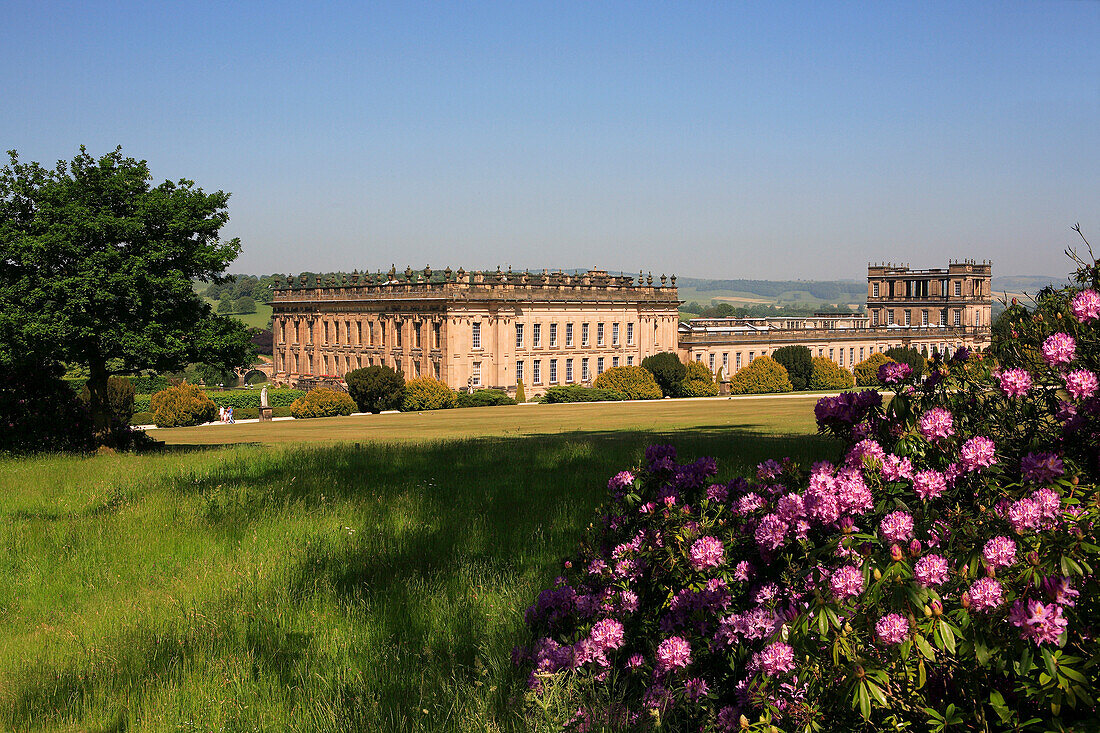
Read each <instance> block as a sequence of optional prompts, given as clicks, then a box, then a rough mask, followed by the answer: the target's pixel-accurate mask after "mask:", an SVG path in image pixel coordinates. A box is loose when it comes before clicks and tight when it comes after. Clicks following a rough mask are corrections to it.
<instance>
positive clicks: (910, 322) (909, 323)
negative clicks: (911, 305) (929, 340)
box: [905, 308, 913, 328]
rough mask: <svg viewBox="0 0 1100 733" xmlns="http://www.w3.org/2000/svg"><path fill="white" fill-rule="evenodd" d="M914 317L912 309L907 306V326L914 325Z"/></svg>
mask: <svg viewBox="0 0 1100 733" xmlns="http://www.w3.org/2000/svg"><path fill="white" fill-rule="evenodd" d="M912 318H913V316H912V311H910V310H909V309H908V308H906V309H905V327H906V328H908V327H909V326H910V325H912V323H913V322H912V320H911V319H912Z"/></svg>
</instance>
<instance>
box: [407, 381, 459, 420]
mask: <svg viewBox="0 0 1100 733" xmlns="http://www.w3.org/2000/svg"><path fill="white" fill-rule="evenodd" d="M454 406H455V393H454V390H453V389H451V388H450V387H448V386H447V385H446V384H444V383H443V382H441V381H439V380H438V379H432V378H431V377H420V378H418V379H413V380H412V381H410V382H407V383H406V384H405V400H404V402H402V403H401V409H402V410H404V411H405V412H416V411H417V410H446V409H448V408H451V407H454Z"/></svg>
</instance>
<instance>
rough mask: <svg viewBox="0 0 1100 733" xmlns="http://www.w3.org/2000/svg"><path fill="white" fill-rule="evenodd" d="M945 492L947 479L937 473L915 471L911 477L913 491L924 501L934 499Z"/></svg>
mask: <svg viewBox="0 0 1100 733" xmlns="http://www.w3.org/2000/svg"><path fill="white" fill-rule="evenodd" d="M946 490H947V479H946V478H945V477H944V475H943V474H942V473H940V472H939V471H931V470H929V471H917V472H916V474H914V475H913V491H915V492H916V494H917V496H919V497H920V498H922V499H924V500H925V501H927V500H929V499H935V498H936V497H937V496H939V495H940V494H942V493H943V492H944V491H946Z"/></svg>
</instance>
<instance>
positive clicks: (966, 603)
mask: <svg viewBox="0 0 1100 733" xmlns="http://www.w3.org/2000/svg"><path fill="white" fill-rule="evenodd" d="M961 603H962V607H963V608H970V591H968V590H964V591H963V594H962V599H961Z"/></svg>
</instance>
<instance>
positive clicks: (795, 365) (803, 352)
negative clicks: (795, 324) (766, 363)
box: [772, 346, 813, 391]
mask: <svg viewBox="0 0 1100 733" xmlns="http://www.w3.org/2000/svg"><path fill="white" fill-rule="evenodd" d="M772 358H773V359H775V360H776V361H777V362H779V363H780V364H782V365H783V368H784V369H786V370H787V376H788V377H789V378H790V380H791V386H792V387H793V388H794V389H795V390H796V391H800V390H803V389H807V388H808V387H809V386H810V377H811V376H812V374H813V354H812V353H811V352H810V350H809V349H808V348H806V347H805V346H782V347H780V348H778V349H776V350H775V351H773V352H772Z"/></svg>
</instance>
